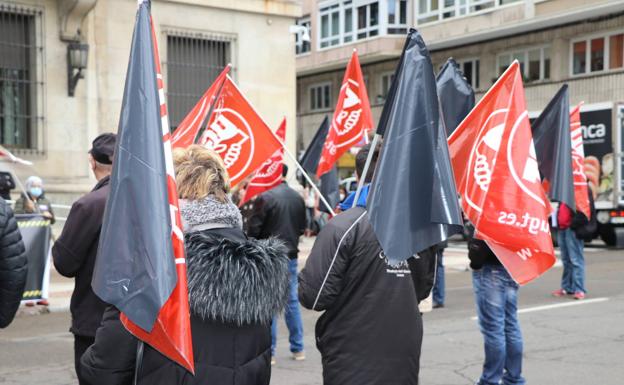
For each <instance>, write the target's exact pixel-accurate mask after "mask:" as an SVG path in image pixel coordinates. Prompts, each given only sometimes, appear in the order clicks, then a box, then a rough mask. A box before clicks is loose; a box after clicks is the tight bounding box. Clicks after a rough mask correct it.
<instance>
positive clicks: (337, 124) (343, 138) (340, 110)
mask: <svg viewBox="0 0 624 385" xmlns="http://www.w3.org/2000/svg"><path fill="white" fill-rule="evenodd" d="M372 127H373V119H372V115H371V110H370V104H369V102H368V95H367V93H366V85H365V84H364V77H363V76H362V69H361V68H360V62H359V61H358V57H357V53H356V52H355V51H354V52H353V55H352V56H351V60H350V61H349V64H348V65H347V70H346V72H345V76H344V79H343V81H342V86H341V87H340V95H339V96H338V103H337V104H336V111H335V112H334V117H333V119H332V123H331V127H330V129H329V133H328V135H327V139H326V140H325V145H324V147H323V152H322V154H321V159H320V161H319V165H318V168H317V170H316V176H317V177H319V178H320V177H321V175H323V174H326V173H327V172H329V171H330V170H331V169H332V167H333V166H334V163H336V161H337V160H338V158H340V156H342V154H344V153H345V152H346V151H348V150H349V148H351V146H353V145H354V144H356V143H358V142H359V141H360V140H361V139H362V138H363V136H364V135H365V134H366V132H367V130H369V129H371V128H372Z"/></svg>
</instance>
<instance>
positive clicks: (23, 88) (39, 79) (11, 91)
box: [0, 5, 44, 150]
mask: <svg viewBox="0 0 624 385" xmlns="http://www.w3.org/2000/svg"><path fill="white" fill-rule="evenodd" d="M42 42H43V35H42V13H41V11H38V10H33V9H28V8H23V7H20V6H11V5H0V143H1V144H2V145H4V146H6V147H9V148H13V149H30V150H38V149H42V146H41V140H40V138H39V136H40V135H39V134H43V132H42V129H41V127H42V126H43V105H44V103H43V94H44V92H43V78H44V77H43V60H42V59H43V57H42V55H43V47H42V46H41V44H42Z"/></svg>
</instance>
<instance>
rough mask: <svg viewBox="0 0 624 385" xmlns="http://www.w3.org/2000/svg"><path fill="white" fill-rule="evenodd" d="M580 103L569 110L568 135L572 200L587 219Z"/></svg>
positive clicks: (587, 200) (588, 211) (587, 202)
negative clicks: (572, 188) (570, 139)
mask: <svg viewBox="0 0 624 385" xmlns="http://www.w3.org/2000/svg"><path fill="white" fill-rule="evenodd" d="M581 104H582V103H580V104H579V105H578V106H576V107H574V109H573V110H572V111H571V112H570V135H571V137H572V178H573V179H574V201H575V203H576V209H577V210H578V211H580V212H582V213H583V214H585V216H586V217H587V218H588V219H589V218H590V217H591V209H590V207H589V196H588V194H589V193H588V191H587V190H588V187H587V176H586V175H585V167H584V164H585V150H584V149H583V131H582V130H581Z"/></svg>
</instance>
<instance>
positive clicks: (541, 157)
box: [531, 84, 576, 210]
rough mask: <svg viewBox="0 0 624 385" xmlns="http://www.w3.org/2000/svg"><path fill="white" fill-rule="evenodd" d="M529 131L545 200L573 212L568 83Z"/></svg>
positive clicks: (574, 208) (574, 205) (574, 204)
mask: <svg viewBox="0 0 624 385" xmlns="http://www.w3.org/2000/svg"><path fill="white" fill-rule="evenodd" d="M531 130H532V131H533V142H534V143H535V153H536V155H537V163H538V165H539V171H540V174H541V176H542V180H543V184H544V185H545V187H546V188H545V189H546V192H547V193H548V197H549V198H550V199H551V200H553V201H557V202H562V203H565V204H566V205H567V206H568V207H570V208H571V209H572V210H576V203H575V200H574V179H573V176H572V139H571V136H570V99H569V96H568V85H567V84H564V85H563V86H562V87H561V89H560V90H559V91H558V92H557V94H556V95H555V97H554V98H553V99H552V100H551V101H550V102H549V103H548V105H547V106H546V108H545V109H544V111H542V113H541V114H540V116H539V117H538V118H537V119H536V120H535V121H534V122H533V124H532V125H531Z"/></svg>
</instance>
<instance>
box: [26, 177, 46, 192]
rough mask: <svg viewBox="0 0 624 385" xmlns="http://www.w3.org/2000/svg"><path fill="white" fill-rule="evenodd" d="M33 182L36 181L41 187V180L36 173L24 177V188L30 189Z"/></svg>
mask: <svg viewBox="0 0 624 385" xmlns="http://www.w3.org/2000/svg"><path fill="white" fill-rule="evenodd" d="M35 183H38V184H40V185H41V187H42V188H43V180H42V179H41V178H39V177H38V176H36V175H32V176H29V177H28V179H26V183H25V187H26V189H30V188H31V187H32V186H33V185H34V184H35Z"/></svg>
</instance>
